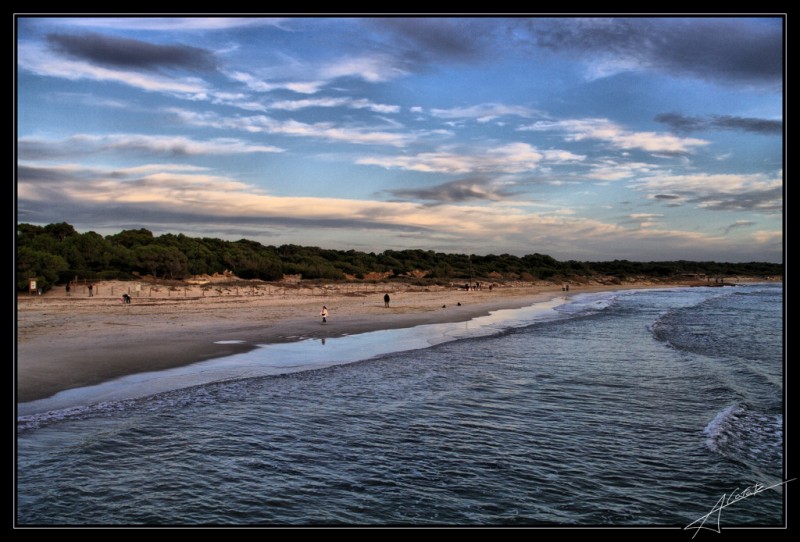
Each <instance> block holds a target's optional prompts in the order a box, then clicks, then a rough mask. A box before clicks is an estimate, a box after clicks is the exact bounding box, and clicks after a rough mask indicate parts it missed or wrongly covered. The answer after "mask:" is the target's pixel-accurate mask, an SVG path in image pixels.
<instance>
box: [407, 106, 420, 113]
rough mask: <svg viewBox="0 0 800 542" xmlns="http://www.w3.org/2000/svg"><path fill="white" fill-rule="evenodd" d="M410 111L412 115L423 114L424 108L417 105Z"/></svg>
mask: <svg viewBox="0 0 800 542" xmlns="http://www.w3.org/2000/svg"><path fill="white" fill-rule="evenodd" d="M409 111H411V112H412V113H422V108H421V107H420V106H418V105H415V106H414V107H411V108H409Z"/></svg>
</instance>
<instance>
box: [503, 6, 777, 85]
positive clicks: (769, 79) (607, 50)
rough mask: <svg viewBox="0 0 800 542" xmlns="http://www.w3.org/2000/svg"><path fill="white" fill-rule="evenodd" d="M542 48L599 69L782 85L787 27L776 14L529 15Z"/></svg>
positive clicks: (602, 71) (602, 72)
mask: <svg viewBox="0 0 800 542" xmlns="http://www.w3.org/2000/svg"><path fill="white" fill-rule="evenodd" d="M518 24H519V25H524V26H527V29H528V30H529V31H530V32H531V34H532V35H533V37H534V40H535V42H536V43H537V45H538V46H539V47H541V48H545V49H549V50H551V51H555V52H563V53H568V54H574V55H577V56H579V57H582V58H584V59H586V61H587V62H589V63H591V65H592V66H593V69H594V71H595V73H597V74H599V75H607V74H611V73H616V72H619V71H624V70H633V69H636V70H652V71H658V72H662V73H667V74H670V75H674V76H689V77H696V78H701V79H707V80H711V81H715V82H717V83H731V82H733V83H740V84H741V83H746V84H752V85H757V86H768V87H771V88H774V89H776V90H777V89H779V88H780V85H781V82H782V77H783V27H782V26H783V25H782V20H781V18H779V17H775V18H758V19H753V18H751V19H746V18H731V17H726V18H704V19H701V18H692V19H680V18H610V17H605V18H594V19H530V20H528V21H522V22H519V23H518Z"/></svg>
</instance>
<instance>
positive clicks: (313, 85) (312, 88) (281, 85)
mask: <svg viewBox="0 0 800 542" xmlns="http://www.w3.org/2000/svg"><path fill="white" fill-rule="evenodd" d="M226 75H227V76H228V77H230V78H231V79H233V80H234V81H238V82H240V83H243V84H244V85H245V86H246V87H247V88H248V89H250V90H252V91H254V92H272V91H274V90H280V89H286V90H291V91H292V92H297V93H298V94H316V93H317V92H319V91H320V90H321V89H322V87H324V86H325V85H326V84H327V81H265V80H264V79H262V78H259V77H256V76H255V75H253V74H250V73H246V72H240V71H233V72H227V73H226Z"/></svg>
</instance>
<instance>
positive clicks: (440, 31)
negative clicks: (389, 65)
mask: <svg viewBox="0 0 800 542" xmlns="http://www.w3.org/2000/svg"><path fill="white" fill-rule="evenodd" d="M370 22H371V23H373V24H375V25H376V26H378V27H379V29H380V30H381V31H383V32H387V31H388V33H389V34H390V36H391V39H392V47H393V48H395V49H398V50H400V51H401V52H403V54H405V55H406V56H408V57H413V58H418V59H420V60H422V59H424V60H425V61H427V62H432V61H434V60H440V59H447V60H457V61H462V62H463V61H470V60H475V59H477V58H480V57H482V56H483V55H484V51H485V47H484V44H483V43H482V42H483V38H484V36H486V34H487V33H488V32H490V31H491V28H492V26H493V25H487V24H482V23H478V22H476V21H470V20H465V19H442V18H413V19H405V18H383V19H371V20H370Z"/></svg>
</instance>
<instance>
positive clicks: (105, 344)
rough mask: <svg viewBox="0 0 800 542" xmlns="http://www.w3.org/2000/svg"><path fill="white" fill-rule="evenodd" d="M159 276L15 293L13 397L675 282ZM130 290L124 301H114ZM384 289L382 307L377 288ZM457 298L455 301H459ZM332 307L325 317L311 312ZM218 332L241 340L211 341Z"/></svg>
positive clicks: (45, 394)
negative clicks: (446, 282) (459, 284)
mask: <svg viewBox="0 0 800 542" xmlns="http://www.w3.org/2000/svg"><path fill="white" fill-rule="evenodd" d="M237 284H238V285H235V284H229V283H228V284H226V283H218V284H212V285H210V286H206V287H205V288H203V287H201V286H186V287H183V286H180V287H176V286H172V287H169V286H164V285H153V284H150V283H144V282H142V283H132V282H117V281H107V282H99V283H96V284H95V287H94V291H93V294H94V295H93V296H92V297H89V294H88V290H87V289H86V287H85V286H78V287H75V288H73V289H72V291H71V292H70V295H69V296H68V295H67V293H66V292H65V291H64V290H63V289H60V288H59V289H55V290H52V291H50V292H47V293H46V294H44V295H41V296H40V295H33V296H29V295H21V296H19V297H18V306H17V363H16V369H17V401H18V402H27V401H32V400H36V399H42V398H46V397H49V396H51V395H53V394H55V393H57V392H59V391H62V390H65V389H71V388H76V387H81V386H87V385H92V384H98V383H101V382H104V381H107V380H110V379H113V378H117V377H120V376H124V375H128V374H134V373H139V372H144V371H154V370H162V369H168V368H172V367H178V366H182V365H187V364H190V363H194V362H197V361H202V360H206V359H210V358H216V357H221V356H226V355H230V354H234V353H238V352H242V351H245V350H248V349H252V348H254V347H255V345H256V344H265V343H276V342H285V341H296V340H301V339H305V338H329V337H336V336H340V335H343V334H354V333H363V332H367V331H373V330H379V329H391V328H405V327H413V326H416V325H421V324H431V323H439V322H458V321H465V320H469V319H472V318H474V317H476V316H480V315H483V314H487V313H488V312H489V311H492V310H497V309H504V308H519V307H524V306H528V305H532V304H534V303H536V302H539V301H545V300H549V299H552V298H554V297H558V296H564V295H575V294H579V293H587V292H594V291H603V290H616V289H630V288H647V287H664V286H670V285H674V286H682V285H688V283H669V284H666V283H654V282H650V281H639V282H632V283H626V284H621V285H619V284H617V285H601V284H597V283H592V284H582V285H578V284H572V285H571V288H570V291H569V293H565V292H563V291H562V288H561V284H560V283H559V284H553V283H538V284H531V283H526V284H523V283H514V284H504V285H497V286H495V287H493V288H492V290H491V291H490V290H489V289H488V287H486V288H482V289H481V290H474V291H465V290H463V289H458V288H456V287H443V286H430V287H421V286H410V285H405V284H358V285H355V284H330V285H315V286H313V287H311V286H301V285H272V284H266V283H260V282H258V283H256V282H254V283H252V284H248V283H243V282H238V283H237ZM128 292H130V295H131V298H132V302H131V303H130V304H123V303H122V294H123V293H128ZM385 293H388V294H389V295H390V296H391V303H390V307H389V308H386V307H385V306H384V302H383V296H384V294H385ZM459 303H460V305H459ZM323 305H325V306H326V307H327V308H328V310H329V311H330V316H329V318H328V323H327V324H324V325H323V324H322V322H321V318H320V317H319V314H320V310H321V308H322V306H323ZM216 341H242V342H241V343H238V344H215V342H216Z"/></svg>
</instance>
